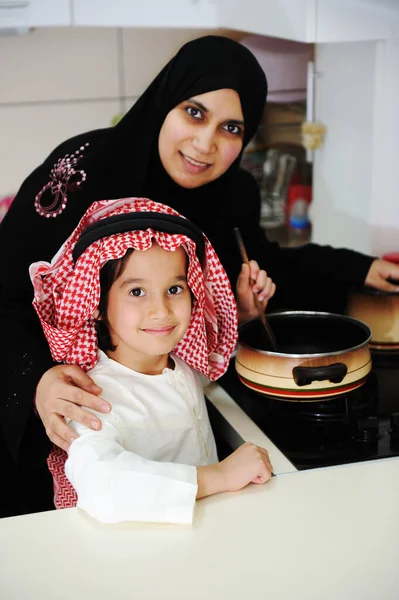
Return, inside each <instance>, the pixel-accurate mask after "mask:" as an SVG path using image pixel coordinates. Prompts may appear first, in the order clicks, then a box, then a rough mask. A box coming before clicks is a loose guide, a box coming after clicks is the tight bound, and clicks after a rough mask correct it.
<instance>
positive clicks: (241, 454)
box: [197, 442, 273, 499]
mask: <svg viewBox="0 0 399 600" xmlns="http://www.w3.org/2000/svg"><path fill="white" fill-rule="evenodd" d="M272 472H273V468H272V465H271V463H270V459H269V454H268V452H267V450H265V448H261V447H260V446H255V444H251V443H250V442H245V444H243V445H242V446H240V447H239V448H238V449H237V450H236V451H235V452H233V453H232V454H230V456H228V457H227V458H225V459H224V460H222V461H221V462H220V463H218V464H216V465H210V466H208V467H197V473H198V492H197V499H199V498H203V497H205V496H211V495H212V494H217V493H218V492H235V491H237V490H241V489H242V488H243V487H245V486H246V485H248V483H258V484H263V483H266V482H267V481H269V479H270V477H271V476H272Z"/></svg>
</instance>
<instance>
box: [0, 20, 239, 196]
mask: <svg viewBox="0 0 399 600" xmlns="http://www.w3.org/2000/svg"><path fill="white" fill-rule="evenodd" d="M205 33H206V32H204V30H201V31H199V30H183V29H179V30H178V29H175V30H173V29H168V30H166V29H165V30H163V29H157V30H148V29H124V30H122V29H112V28H49V29H37V30H34V31H32V32H30V33H28V34H27V35H25V36H15V35H14V36H3V37H0V57H1V60H0V81H1V85H0V138H1V142H2V143H1V145H0V165H1V167H0V196H2V195H5V194H9V193H13V192H15V191H17V189H18V187H19V186H20V184H21V183H22V181H23V179H24V178H25V177H26V176H27V175H28V174H29V172H30V171H31V170H32V169H33V168H34V167H36V166H37V165H38V164H39V163H40V162H41V161H42V160H43V159H44V158H45V157H46V155H47V154H48V153H49V152H50V151H51V150H52V149H53V148H54V147H55V145H56V144H58V143H59V142H62V141H63V140H64V139H66V138H68V137H69V136H72V135H75V134H77V133H80V132H82V131H86V130H90V129H94V128H97V127H107V126H109V125H110V124H111V120H112V118H113V117H114V116H115V115H116V114H118V113H120V112H122V111H125V110H126V109H127V108H128V107H129V106H131V104H132V103H133V102H134V100H135V98H136V97H137V96H138V95H140V93H141V92H142V91H143V90H144V89H145V87H146V86H147V84H148V83H149V82H150V81H151V80H152V79H153V77H154V76H155V75H156V74H157V72H158V71H159V70H160V68H161V67H162V66H163V65H164V64H165V63H166V62H167V60H169V58H171V57H172V56H173V54H174V53H175V52H176V51H177V50H178V48H179V47H180V46H181V45H182V44H183V43H184V42H186V41H188V40H190V39H193V38H195V37H199V36H201V35H204V34H205ZM221 33H222V32H221ZM232 35H233V36H234V34H232Z"/></svg>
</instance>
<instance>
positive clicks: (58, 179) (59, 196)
mask: <svg viewBox="0 0 399 600" xmlns="http://www.w3.org/2000/svg"><path fill="white" fill-rule="evenodd" d="M88 145H89V143H88V142H87V143H86V144H85V145H84V146H81V147H80V148H79V150H76V152H73V153H72V154H66V155H65V156H64V157H63V158H59V159H58V160H57V162H56V163H55V165H54V166H53V168H52V169H51V171H50V181H49V182H48V183H46V185H45V186H44V187H43V188H42V189H41V190H40V192H39V193H38V194H37V196H36V198H35V209H36V212H38V213H39V215H40V216H41V217H46V218H49V217H57V216H58V215H60V214H61V213H62V211H63V210H64V209H65V207H66V205H67V200H68V196H67V193H68V192H74V191H76V190H77V189H78V188H79V187H80V186H81V184H82V183H84V181H86V173H85V172H84V171H83V170H82V169H80V170H76V169H75V167H76V165H77V163H78V161H79V160H80V159H81V158H82V156H83V152H84V150H85V149H86V148H87V146H88ZM47 190H49V191H50V192H51V194H52V195H53V201H52V202H51V204H48V205H47V206H45V205H43V204H42V198H43V195H44V193H45V192H46V191H47Z"/></svg>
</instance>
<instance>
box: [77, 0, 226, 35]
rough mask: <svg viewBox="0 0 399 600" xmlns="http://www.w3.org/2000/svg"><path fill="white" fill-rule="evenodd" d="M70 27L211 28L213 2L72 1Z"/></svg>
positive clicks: (215, 22)
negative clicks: (71, 23)
mask: <svg viewBox="0 0 399 600" xmlns="http://www.w3.org/2000/svg"><path fill="white" fill-rule="evenodd" d="M72 5H73V24H74V25H96V26H108V27H174V28H178V27H186V28H191V27H193V28H196V29H200V28H214V27H217V21H216V0H147V1H145V2H143V0H113V1H112V2H110V1H109V0H108V1H107V2H106V1H104V2H99V1H98V0H72Z"/></svg>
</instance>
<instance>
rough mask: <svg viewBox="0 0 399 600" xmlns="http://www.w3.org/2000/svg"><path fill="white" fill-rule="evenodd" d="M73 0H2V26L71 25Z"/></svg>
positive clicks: (0, 25) (0, 2) (14, 27)
mask: <svg viewBox="0 0 399 600" xmlns="http://www.w3.org/2000/svg"><path fill="white" fill-rule="evenodd" d="M70 2H71V0H57V1H54V0H0V28H4V29H8V28H13V29H18V28H25V27H41V26H62V25H64V26H65V25H71V4H70Z"/></svg>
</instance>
